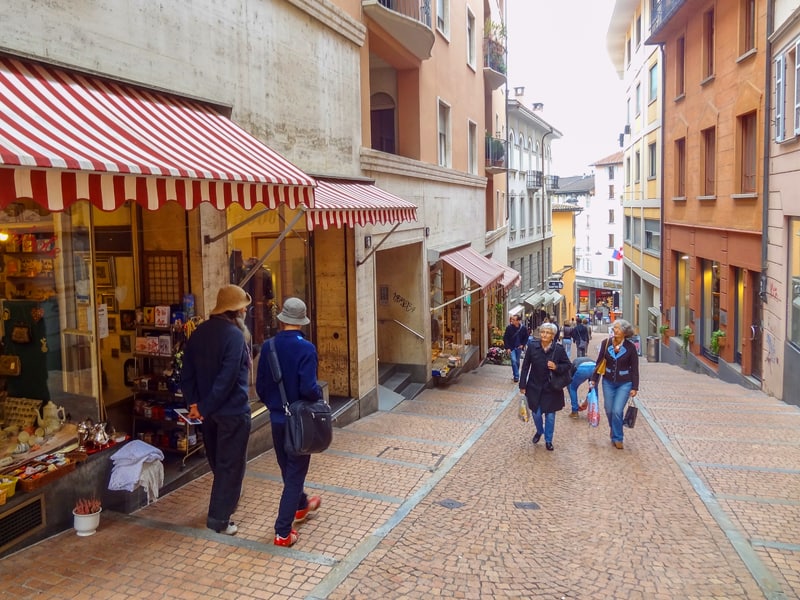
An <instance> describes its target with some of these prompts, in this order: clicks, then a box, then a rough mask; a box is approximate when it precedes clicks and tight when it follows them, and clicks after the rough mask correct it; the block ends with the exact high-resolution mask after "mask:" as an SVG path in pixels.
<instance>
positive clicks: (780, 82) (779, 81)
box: [775, 54, 786, 142]
mask: <svg viewBox="0 0 800 600" xmlns="http://www.w3.org/2000/svg"><path fill="white" fill-rule="evenodd" d="M785 60H786V58H785V56H784V55H783V54H781V55H780V56H778V58H776V59H775V141H777V142H781V141H783V135H784V131H783V130H784V125H783V110H784V99H783V97H784V92H785V90H784V77H783V75H784V70H785Z"/></svg>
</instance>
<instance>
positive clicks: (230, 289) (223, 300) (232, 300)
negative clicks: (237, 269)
mask: <svg viewBox="0 0 800 600" xmlns="http://www.w3.org/2000/svg"><path fill="white" fill-rule="evenodd" d="M252 301H253V299H252V298H251V297H250V294H248V293H247V292H245V291H244V290H243V289H242V288H240V287H239V286H238V285H233V284H229V285H223V286H222V287H221V288H219V291H218V292H217V305H216V306H215V307H214V309H213V310H212V311H211V314H212V315H221V314H222V313H224V312H227V311H229V310H241V309H242V308H244V307H245V306H247V305H249V304H250V303H251V302H252Z"/></svg>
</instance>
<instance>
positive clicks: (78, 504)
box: [72, 496, 103, 537]
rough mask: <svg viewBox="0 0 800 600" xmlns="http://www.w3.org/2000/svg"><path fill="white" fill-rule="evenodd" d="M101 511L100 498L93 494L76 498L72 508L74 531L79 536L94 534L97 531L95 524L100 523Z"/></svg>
mask: <svg viewBox="0 0 800 600" xmlns="http://www.w3.org/2000/svg"><path fill="white" fill-rule="evenodd" d="M102 511H103V507H102V505H101V503H100V500H98V499H97V498H95V497H94V496H92V497H91V498H78V500H76V501H75V508H74V509H73V510H72V515H73V518H74V521H73V527H75V532H76V533H77V534H78V535H79V536H81V537H86V536H88V535H92V534H94V532H95V531H97V526H98V525H100V513H101V512H102Z"/></svg>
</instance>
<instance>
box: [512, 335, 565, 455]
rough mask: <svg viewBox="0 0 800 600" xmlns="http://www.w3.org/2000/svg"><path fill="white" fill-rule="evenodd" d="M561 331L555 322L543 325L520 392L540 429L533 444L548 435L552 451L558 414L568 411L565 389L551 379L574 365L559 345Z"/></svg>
mask: <svg viewBox="0 0 800 600" xmlns="http://www.w3.org/2000/svg"><path fill="white" fill-rule="evenodd" d="M557 329H558V328H557V327H556V326H555V325H553V324H552V323H542V325H541V326H540V327H539V339H534V340H533V341H532V342H530V343H529V344H528V346H527V348H526V350H525V358H524V360H523V362H522V370H521V371H520V379H519V391H520V392H521V393H522V394H523V395H524V396H525V397H526V399H527V402H528V408H530V409H531V412H532V413H533V423H534V425H535V426H536V434H535V435H534V436H533V443H534V444H537V443H539V440H540V439H541V438H542V435H544V441H545V446H546V447H547V449H548V450H551V451H552V450H553V449H554V448H553V434H554V432H555V426H556V413H557V412H558V411H560V410H561V409H563V408H564V389H563V388H562V387H554V386H553V385H551V378H552V377H553V376H554V375H555V374H556V373H558V374H561V375H564V374H568V373H569V370H570V367H571V366H572V364H571V363H570V360H569V358H567V355H566V353H565V352H564V347H563V346H562V345H560V344H557V343H555V336H556V331H557Z"/></svg>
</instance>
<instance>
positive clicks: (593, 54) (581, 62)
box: [507, 0, 625, 177]
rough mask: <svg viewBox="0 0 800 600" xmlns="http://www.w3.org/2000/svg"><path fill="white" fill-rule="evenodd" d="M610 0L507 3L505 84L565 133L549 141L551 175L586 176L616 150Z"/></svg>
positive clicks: (618, 89) (617, 87)
mask: <svg viewBox="0 0 800 600" xmlns="http://www.w3.org/2000/svg"><path fill="white" fill-rule="evenodd" d="M613 7H614V1H613V0H508V15H507V19H508V21H507V23H508V27H507V29H508V89H509V94H510V95H511V96H512V97H513V94H514V88H515V87H517V86H524V87H525V100H526V104H528V107H529V108H530V104H531V103H533V102H542V103H544V110H543V111H542V112H540V113H538V114H539V115H540V116H541V117H542V118H544V119H545V120H546V121H547V122H548V123H550V124H551V125H553V126H554V127H555V128H556V129H558V130H559V131H560V132H561V133H562V134H563V137H562V138H561V139H560V140H557V141H555V142H553V170H554V173H553V174H554V175H559V176H562V177H566V176H570V175H580V174H582V173H589V172H590V171H591V169H592V167H590V166H589V165H590V164H591V163H593V162H595V161H597V160H599V159H601V158H604V157H606V156H608V155H609V154H613V153H614V152H617V151H618V150H620V147H619V134H620V133H622V128H623V126H624V125H625V95H624V89H623V84H622V81H621V80H620V79H619V77H618V76H617V73H616V71H615V69H614V67H613V65H612V64H611V59H610V58H609V56H608V51H607V50H606V32H607V31H608V22H609V19H610V17H611V10H612V9H613Z"/></svg>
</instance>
